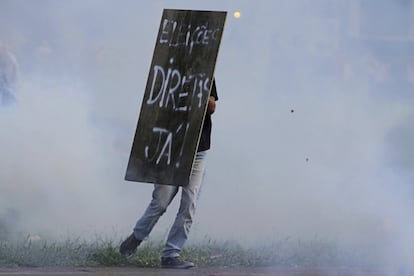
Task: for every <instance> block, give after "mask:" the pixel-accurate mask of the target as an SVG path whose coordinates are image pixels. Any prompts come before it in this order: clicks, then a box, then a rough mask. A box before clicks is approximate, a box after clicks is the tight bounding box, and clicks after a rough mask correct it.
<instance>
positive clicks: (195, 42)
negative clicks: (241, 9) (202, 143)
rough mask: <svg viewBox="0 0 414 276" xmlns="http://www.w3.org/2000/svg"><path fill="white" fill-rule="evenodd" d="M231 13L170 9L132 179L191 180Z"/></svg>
mask: <svg viewBox="0 0 414 276" xmlns="http://www.w3.org/2000/svg"><path fill="white" fill-rule="evenodd" d="M226 14H227V13H226V12H216V11H191V10H168V9H166V10H164V12H163V15H162V19H161V24H160V28H159V31H158V37H157V41H156V45H155V50H154V55H153V58H152V63H151V68H150V72H149V76H148V81H147V85H146V89H145V94H144V98H143V101H142V105H141V112H140V116H139V120H138V125H137V129H136V132H135V137H134V142H133V144H132V149H131V155H130V158H129V162H128V167H127V171H126V175H125V179H126V180H129V181H137V182H148V183H157V184H165V185H176V186H186V185H187V184H188V181H189V176H190V172H191V168H192V164H193V161H194V157H195V153H196V151H197V147H198V143H199V139H200V134H201V129H202V124H203V119H204V115H205V112H206V108H207V103H208V98H209V95H210V89H211V86H212V83H213V81H212V80H213V76H214V68H215V64H216V60H217V55H218V50H219V46H220V41H221V37H222V34H223V28H224V22H225V19H226Z"/></svg>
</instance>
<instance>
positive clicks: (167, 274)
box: [0, 267, 390, 276]
mask: <svg viewBox="0 0 414 276" xmlns="http://www.w3.org/2000/svg"><path fill="white" fill-rule="evenodd" d="M3 275H30V276H35V275H38V276H40V275H59V276H64V275H85V276H92V275H99V276H112V275H113V276H115V275H116V276H121V275H138V276H144V275H145V276H193V275H208V276H390V274H388V273H385V272H383V271H379V270H375V269H360V268H330V267H325V268H283V267H266V268H244V267H243V268H241V267H233V268H192V269H189V270H171V269H159V268H135V267H104V268H102V267H101V268H90V267H87V268H0V276H3Z"/></svg>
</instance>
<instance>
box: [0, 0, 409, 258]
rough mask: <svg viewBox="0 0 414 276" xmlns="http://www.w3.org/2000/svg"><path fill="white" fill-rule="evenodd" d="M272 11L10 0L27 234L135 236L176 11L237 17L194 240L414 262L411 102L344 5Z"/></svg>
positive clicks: (15, 182) (5, 185)
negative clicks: (153, 85) (147, 133)
mask: <svg viewBox="0 0 414 276" xmlns="http://www.w3.org/2000/svg"><path fill="white" fill-rule="evenodd" d="M16 3H17V4H16ZM21 3H25V5H19V4H21ZM39 3H40V4H39ZM62 3H63V4H62ZM260 3H261V4H260V5H257V4H255V3H253V2H251V1H239V2H237V3H233V2H232V1H220V3H219V2H217V3H215V2H214V3H208V2H205V1H174V2H172V1H152V2H151V3H146V4H142V3H140V2H134V1H123V2H122V4H123V5H120V4H119V2H116V1H105V2H102V1H91V0H89V1H71V4H70V5H69V4H68V3H65V2H60V3H59V5H55V4H53V1H37V2H36V4H35V3H30V2H27V1H26V2H21V1H3V2H2V4H1V5H3V6H4V7H5V9H0V15H2V16H0V18H3V19H2V20H3V21H4V22H2V23H5V24H1V25H2V26H5V27H3V28H1V27H0V35H2V36H3V37H1V40H3V42H6V44H7V45H8V46H9V48H11V49H12V50H14V52H15V54H16V56H17V57H18V59H19V61H20V64H21V69H22V71H23V76H22V80H21V84H20V88H19V89H20V91H19V94H18V95H19V96H18V97H19V98H18V101H19V103H18V105H17V106H16V107H15V108H14V109H8V110H0V116H1V118H0V127H1V129H2V135H1V138H0V153H1V159H0V162H1V163H0V168H1V170H0V181H1V187H0V189H1V190H0V195H1V200H0V206H1V207H2V208H15V209H17V210H19V212H20V213H21V216H22V217H23V218H24V219H23V220H22V221H23V222H22V224H23V225H24V228H23V231H24V232H31V233H32V232H37V231H46V232H52V233H55V234H56V233H57V235H60V234H61V233H62V232H73V233H90V232H97V233H109V234H112V232H115V233H116V235H119V236H124V235H127V234H128V233H129V232H130V231H131V230H132V226H133V225H134V223H135V220H136V219H137V218H138V216H139V215H140V214H141V213H142V212H143V211H144V208H145V207H146V205H147V203H148V202H149V200H150V195H151V185H148V184H140V183H131V182H124V181H123V177H124V171H125V168H126V162H127V160H128V157H129V150H130V146H131V143H132V139H133V135H134V132H135V126H136V122H137V119H138V117H137V116H138V113H139V110H138V109H139V107H140V104H141V103H140V101H141V99H142V95H143V90H144V87H145V83H146V78H147V74H148V69H149V64H150V60H151V57H152V51H153V47H154V45H155V37H156V32H157V30H158V24H159V20H160V16H161V13H162V9H163V8H186V9H187V8H188V9H211V10H227V11H229V12H230V14H229V17H228V19H227V23H226V27H225V33H224V37H223V41H222V46H221V49H220V53H219V58H218V63H217V69H216V80H217V88H218V93H219V95H218V96H219V102H218V104H217V112H216V113H215V114H214V117H213V148H212V150H211V152H210V155H209V159H208V170H207V175H206V178H205V183H204V187H203V192H202V195H201V198H200V203H199V208H198V214H197V218H196V222H195V225H194V229H193V235H194V236H198V235H201V236H202V235H203V234H204V233H206V234H209V235H211V236H213V237H228V238H230V237H237V238H238V239H240V240H242V241H243V242H244V241H245V242H251V241H253V242H255V241H259V240H263V239H276V240H277V239H282V238H285V237H287V236H290V237H293V238H309V239H311V238H313V237H315V235H317V236H319V237H324V238H326V239H328V240H330V239H332V240H338V241H340V242H343V243H344V244H345V245H348V246H349V247H355V248H370V247H371V248H379V250H378V251H380V252H381V253H383V256H382V257H383V258H384V259H387V257H388V256H390V255H392V256H394V257H395V258H397V259H404V261H405V262H408V261H407V260H412V259H410V258H411V257H412V256H411V255H410V252H412V249H413V248H414V246H412V245H413V237H412V234H411V233H412V231H411V230H412V229H413V223H412V222H411V221H410V214H411V213H412V209H413V204H412V198H411V195H412V188H411V187H410V183H411V182H412V179H413V178H412V177H413V175H412V172H411V171H410V170H411V169H412V166H413V164H414V162H413V158H412V154H410V153H412V145H411V140H412V139H411V138H412V136H413V134H412V130H411V125H410V123H409V122H411V118H412V117H413V111H412V108H411V106H412V101H413V97H412V95H410V94H409V93H406V92H404V91H406V90H405V87H403V86H402V85H398V86H397V84H393V85H389V86H388V90H387V91H382V92H381V91H379V89H378V86H377V83H378V82H377V81H376V80H375V78H369V77H364V76H362V75H361V72H369V70H368V69H367V68H368V67H366V68H365V69H366V70H365V71H364V70H363V69H361V68H362V67H363V66H364V64H365V65H366V63H364V62H365V61H366V59H365V57H366V58H367V59H369V57H367V56H368V55H365V54H366V53H369V52H370V51H371V48H370V47H369V46H368V45H365V44H364V42H359V43H356V44H357V45H356V46H355V45H353V44H352V43H349V44H347V43H348V42H347V41H344V40H345V39H344V38H343V37H342V36H341V34H342V35H343V34H347V35H349V32H351V31H349V32H348V31H347V30H348V28H349V29H352V28H351V27H352V26H350V25H352V24H351V23H350V21H349V20H351V19H349V18H350V17H351V16H350V14H349V9H348V6H347V4H346V2H345V1H343V2H341V3H340V4H338V5H339V6H340V5H342V8H343V9H335V8H332V7H335V6H334V5H333V4H332V3H331V4H330V1H312V2H310V1H299V2H296V1H295V3H292V1H270V0H269V1H261V2H260ZM29 7H30V8H29ZM87 7H89V8H88V9H87ZM93 7H99V9H98V8H96V9H93ZM236 9H237V10H240V11H241V13H242V17H241V18H240V19H234V18H232V17H231V12H232V11H233V10H236ZM28 11H32V12H28ZM46 11H47V12H48V13H47V14H46ZM87 11H88V12H87ZM91 11H92V12H91ZM332 11H334V15H332V16H331V15H330V14H331V13H332ZM23 12H26V13H28V14H27V16H21V14H22V13H23ZM6 14H7V15H6ZM3 15H4V16H3ZM40 15H42V16H40ZM335 15H337V17H335ZM4 18H7V19H8V20H6V19H4ZM38 18H43V21H42V20H39V19H38ZM315 18H316V19H315ZM28 24H29V25H30V26H32V28H31V32H30V33H28V32H26V31H25V28H24V26H27V25H28ZM6 27H7V28H6ZM322 50H323V51H322ZM321 51H322V52H323V53H321ZM376 51H377V50H376ZM379 53H380V55H381V54H384V56H386V55H389V53H388V52H386V50H383V52H381V51H379ZM407 54H408V53H407ZM332 61H335V62H338V64H342V65H341V66H339V67H338V68H340V69H341V70H342V71H341V70H338V71H334V70H335V69H333V68H334V66H332V63H333V64H335V62H332ZM330 62H331V63H330ZM329 66H330V67H329ZM393 66H394V69H395V68H397V69H399V71H401V72H402V73H400V74H401V75H402V74H403V72H404V70H405V69H404V68H399V66H400V67H401V65H398V64H397V65H395V64H394V65H393ZM326 68H328V69H326ZM335 68H337V67H335ZM338 68H337V69H338ZM397 71H398V70H397ZM374 73H375V72H374ZM374 73H372V72H371V75H372V74H373V75H374V76H378V74H377V75H375V74H374ZM367 74H368V73H367ZM292 111H293V112H292ZM6 130H7V131H6ZM175 207H176V203H175V205H174V206H171V210H169V212H168V213H167V214H166V215H165V218H162V220H161V221H160V225H158V226H157V228H156V229H155V235H156V234H157V233H158V234H160V235H164V234H165V233H166V228H167V227H168V226H169V225H170V224H171V220H172V218H173V216H174V213H175V210H174V208H175ZM397 237H398V238H397ZM395 252H398V253H399V254H400V253H401V254H402V255H399V256H397V255H398V254H394V253H395ZM373 253H378V252H373Z"/></svg>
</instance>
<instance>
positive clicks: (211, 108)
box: [207, 96, 216, 114]
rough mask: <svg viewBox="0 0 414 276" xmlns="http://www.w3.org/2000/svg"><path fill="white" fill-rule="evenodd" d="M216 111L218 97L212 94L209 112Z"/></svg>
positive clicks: (208, 107)
mask: <svg viewBox="0 0 414 276" xmlns="http://www.w3.org/2000/svg"><path fill="white" fill-rule="evenodd" d="M214 111H216V98H214V97H213V96H210V97H209V98H208V106H207V113H208V114H213V113H214Z"/></svg>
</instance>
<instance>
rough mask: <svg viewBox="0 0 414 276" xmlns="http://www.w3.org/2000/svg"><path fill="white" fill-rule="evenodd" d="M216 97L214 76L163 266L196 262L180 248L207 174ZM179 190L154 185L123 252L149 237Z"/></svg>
mask: <svg viewBox="0 0 414 276" xmlns="http://www.w3.org/2000/svg"><path fill="white" fill-rule="evenodd" d="M217 100H218V97H217V90H216V84H215V81H214V79H213V83H212V88H211V93H210V97H209V99H208V104H207V112H206V114H205V117H204V121H203V128H202V131H201V137H200V142H199V145H198V148H197V153H196V156H195V160H194V164H193V167H192V170H191V175H190V180H189V184H188V185H186V186H182V187H181V201H180V207H179V211H178V213H177V216H176V218H175V221H174V224H173V226H172V227H171V229H170V232H169V234H168V238H167V242H166V244H165V247H164V249H163V251H162V257H161V267H162V268H179V269H186V268H191V267H193V266H194V263H192V262H188V261H185V260H183V259H182V258H181V257H180V252H181V249H182V248H183V246H184V244H185V242H186V241H187V238H188V235H189V231H190V228H191V224H192V221H193V218H194V213H195V207H196V200H197V198H198V194H199V191H200V186H201V184H202V179H203V176H204V169H205V157H206V154H207V151H208V150H209V149H210V144H211V142H210V138H211V127H212V123H211V114H213V113H214V111H215V108H216V101H217ZM178 191H179V186H173V185H159V184H155V185H154V190H153V193H152V200H151V202H150V204H149V206H148V207H147V209H146V211H145V212H144V214H143V215H142V216H141V218H140V219H139V220H138V221H137V223H136V225H135V227H134V230H133V233H132V234H131V235H130V236H129V237H128V238H127V239H126V240H125V241H123V242H122V243H121V245H120V248H119V251H120V253H121V254H122V255H124V256H129V255H132V254H133V253H135V251H136V249H137V247H138V246H139V245H140V244H141V242H142V241H143V240H144V239H145V238H147V237H148V235H149V234H150V232H151V230H152V229H153V227H154V226H155V224H156V223H157V221H158V220H159V218H160V217H161V216H162V215H163V214H164V213H165V211H166V209H167V207H168V206H169V205H170V203H171V202H172V200H173V199H174V197H175V196H176V195H177V193H178Z"/></svg>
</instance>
